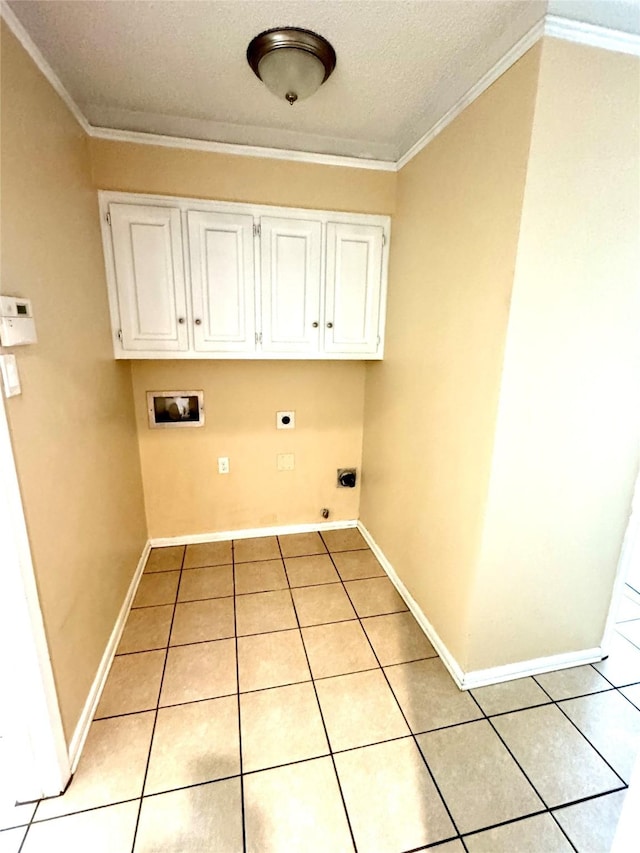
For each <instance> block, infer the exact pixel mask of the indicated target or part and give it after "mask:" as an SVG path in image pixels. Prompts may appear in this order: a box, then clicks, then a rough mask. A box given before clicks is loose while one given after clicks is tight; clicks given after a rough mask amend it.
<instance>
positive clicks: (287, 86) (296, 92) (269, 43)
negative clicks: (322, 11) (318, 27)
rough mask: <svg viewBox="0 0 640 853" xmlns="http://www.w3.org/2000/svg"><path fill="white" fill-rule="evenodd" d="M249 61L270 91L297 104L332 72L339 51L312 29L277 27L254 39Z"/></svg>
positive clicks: (249, 48)
mask: <svg viewBox="0 0 640 853" xmlns="http://www.w3.org/2000/svg"><path fill="white" fill-rule="evenodd" d="M247 62H248V63H249V65H250V66H251V68H252V69H253V71H254V74H255V75H256V77H258V78H259V79H260V80H262V82H263V83H264V85H265V86H266V87H267V89H269V91H270V92H273V94H274V95H277V96H278V97H279V98H285V99H286V100H287V101H289V103H290V104H295V102H296V101H302V100H304V98H308V97H309V96H310V95H313V93H314V92H317V90H318V89H319V88H320V86H322V84H323V83H324V81H325V80H326V79H327V78H328V77H329V76H330V74H331V72H332V71H333V69H334V68H335V67H336V52H335V50H334V49H333V48H332V47H331V45H330V44H329V42H328V41H327V40H326V39H325V38H322V36H319V35H318V34H317V33H312V32H311V30H301V29H299V28H298V27H278V28H276V29H273V30H265V32H263V33H260V35H257V36H256V37H255V38H254V39H252V40H251V42H250V43H249V47H248V48H247Z"/></svg>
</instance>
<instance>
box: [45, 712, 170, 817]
mask: <svg viewBox="0 0 640 853" xmlns="http://www.w3.org/2000/svg"><path fill="white" fill-rule="evenodd" d="M154 717H155V714H154V713H149V712H148V713H146V714H132V715H131V716H128V717H116V718H114V719H112V720H97V721H96V722H94V723H92V724H91V728H90V729H89V735H88V737H87V742H86V743H85V746H84V749H83V751H82V757H81V759H80V763H79V764H78V769H77V770H76V772H75V774H74V776H73V779H72V780H71V784H70V785H69V787H68V788H67V790H66V791H65V793H64V794H63V795H62V796H61V797H52V798H51V799H49V800H41V802H40V803H39V805H38V808H37V810H36V816H35V820H36V821H39V820H45V819H46V818H50V817H58V816H60V815H64V814H70V813H71V812H78V811H82V810H84V809H93V808H96V807H97V806H105V805H108V804H110V803H117V802H119V801H121V800H129V799H134V798H135V797H139V796H140V795H141V794H142V784H143V781H144V772H145V769H146V767H147V757H148V755H149V746H150V745H151V733H152V731H153V720H154Z"/></svg>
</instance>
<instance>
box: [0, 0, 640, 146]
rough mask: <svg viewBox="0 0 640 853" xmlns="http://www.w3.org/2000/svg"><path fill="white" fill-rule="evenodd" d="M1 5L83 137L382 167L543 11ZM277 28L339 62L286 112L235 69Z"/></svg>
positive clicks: (149, 0)
mask: <svg viewBox="0 0 640 853" xmlns="http://www.w3.org/2000/svg"><path fill="white" fill-rule="evenodd" d="M563 2H565V3H567V4H568V5H569V3H570V2H571V0H559V2H555V3H554V5H555V6H556V7H558V6H562V3H563ZM608 2H610V3H611V4H612V5H613V4H615V5H617V6H618V7H624V6H629V0H620V2H618V0H608ZM634 2H635V0H634ZM9 5H10V7H11V9H12V10H13V12H14V13H15V15H16V16H17V17H18V19H19V20H20V22H21V23H22V25H23V26H24V27H25V29H26V30H27V32H28V33H29V35H30V36H31V38H32V39H33V41H34V42H35V44H36V45H37V46H38V48H39V49H40V51H41V52H42V54H43V55H44V57H45V58H46V59H47V61H48V62H49V64H50V65H51V67H52V68H53V69H54V71H55V72H56V74H57V75H58V76H59V78H60V80H61V81H62V83H63V84H64V86H65V87H66V88H67V90H68V91H69V92H70V94H71V96H72V97H73V99H74V100H75V101H76V103H77V104H78V106H79V107H80V109H81V110H82V112H83V113H84V115H85V116H86V118H87V119H88V121H89V122H90V123H91V124H92V125H95V126H97V127H110V128H117V129H123V130H137V131H144V132H150V133H159V134H164V135H168V136H183V137H189V138H192V139H207V140H215V141H219V142H232V143H239V144H244V145H260V146H267V147H273V148H288V149H294V150H300V151H309V152H318V153H330V154H341V155H351V156H355V157H367V158H373V159H379V160H392V161H395V160H397V159H398V158H399V157H400V156H401V155H402V154H403V153H405V152H406V150H407V149H408V148H410V147H411V146H412V145H413V144H414V143H415V142H416V141H417V140H418V139H419V138H420V137H421V136H422V135H423V134H424V133H425V132H426V131H427V130H428V129H430V128H431V127H432V126H433V125H434V124H435V123H436V122H437V121H438V120H439V119H440V118H441V117H442V116H443V115H444V114H445V113H446V112H447V110H448V109H450V108H451V107H452V106H453V105H454V104H455V103H456V101H457V100H458V99H459V98H460V97H461V96H462V95H463V94H464V93H465V92H466V91H467V90H468V89H470V88H471V87H472V86H473V85H474V84H475V83H476V82H477V81H478V80H479V79H480V78H481V77H482V76H483V75H484V74H485V73H486V72H487V71H488V70H489V69H490V68H491V67H492V66H493V65H494V64H495V63H496V62H497V60H498V59H500V58H501V57H502V56H503V55H504V54H505V53H506V52H507V51H508V50H509V48H511V47H512V46H513V45H514V44H515V43H516V42H517V41H518V40H519V39H520V38H521V37H522V36H523V35H524V34H525V33H526V32H527V31H528V30H529V29H530V28H531V27H532V26H533V25H534V24H535V23H536V22H537V21H539V20H540V18H541V17H542V16H543V15H544V13H545V12H546V10H547V2H546V0H283V2H280V0H170V2H166V0H159V1H158V2H156V1H155V0H119V2H111V1H110V0H107V2H103V0H45V2H41V0H27V1H26V2H25V0H10V3H9ZM573 5H581V4H580V3H579V2H577V3H574V4H573ZM582 5H587V6H589V5H590V6H594V3H593V2H592V3H583V4H582ZM595 5H602V0H600V4H597V3H596V4H595ZM553 11H554V12H555V13H556V14H558V13H559V10H558V9H557V8H556V9H554V10H553ZM286 25H294V26H301V27H306V28H308V29H311V30H315V31H317V32H320V33H321V34H322V35H324V36H325V37H326V38H328V39H329V41H331V43H332V44H333V46H334V47H335V50H336V53H337V57H338V62H337V67H336V70H335V72H334V74H333V76H332V77H331V78H330V79H329V80H328V81H327V82H326V83H325V85H324V86H322V87H321V89H320V90H319V91H318V92H317V93H316V94H315V95H314V96H313V97H312V98H311V99H309V100H308V101H304V102H301V103H298V104H295V105H294V106H293V107H290V106H289V105H288V104H287V103H285V102H281V101H279V100H277V99H276V98H275V97H274V96H273V95H271V94H270V93H269V92H268V91H267V90H266V88H265V87H264V86H263V85H262V84H261V83H260V81H259V80H258V79H257V78H256V77H255V76H254V74H253V73H252V71H251V69H250V68H249V66H248V64H247V62H246V59H245V53H246V48H247V44H248V43H249V41H250V40H251V38H252V37H253V36H254V35H256V34H257V33H259V32H260V31H262V30H264V29H267V28H270V27H274V26H286Z"/></svg>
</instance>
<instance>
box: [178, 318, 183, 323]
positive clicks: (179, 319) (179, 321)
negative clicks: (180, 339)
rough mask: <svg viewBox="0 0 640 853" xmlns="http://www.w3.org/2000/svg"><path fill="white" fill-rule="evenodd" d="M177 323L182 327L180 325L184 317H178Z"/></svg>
mask: <svg viewBox="0 0 640 853" xmlns="http://www.w3.org/2000/svg"><path fill="white" fill-rule="evenodd" d="M178 323H180V324H181V325H182V323H184V317H178Z"/></svg>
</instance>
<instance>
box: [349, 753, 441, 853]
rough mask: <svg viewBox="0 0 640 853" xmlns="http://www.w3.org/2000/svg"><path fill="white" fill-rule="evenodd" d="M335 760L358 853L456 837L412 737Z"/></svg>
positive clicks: (392, 852)
mask: <svg viewBox="0 0 640 853" xmlns="http://www.w3.org/2000/svg"><path fill="white" fill-rule="evenodd" d="M335 761H336V767H337V770H338V777H339V779H340V785H341V786H342V793H343V794H344V798H345V802H346V804H347V812H348V814H349V819H350V821H351V828H352V829H353V834H354V836H355V839H356V846H357V848H358V851H360V853H368V851H371V853H373V852H374V851H375V853H397V851H401V850H411V849H413V848H415V847H422V846H423V845H425V844H433V843H434V842H435V841H441V840H442V839H443V838H448V837H451V836H454V835H456V831H455V829H454V827H453V824H452V823H451V821H450V819H449V817H448V815H447V812H446V810H445V807H444V805H443V803H442V800H441V799H440V796H439V795H438V792H437V790H436V787H435V785H434V784H433V782H432V780H431V777H430V776H429V773H428V771H427V768H426V767H425V765H424V761H423V760H422V756H421V755H420V752H419V750H418V748H417V747H416V745H415V743H414V740H413V738H403V739H402V740H394V741H391V742H390V743H380V744H376V745H375V746H365V747H363V748H362V749H354V750H350V751H349V752H342V753H340V754H338V755H336V757H335Z"/></svg>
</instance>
